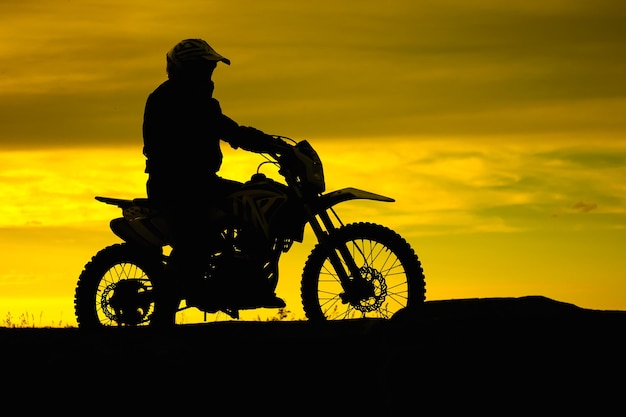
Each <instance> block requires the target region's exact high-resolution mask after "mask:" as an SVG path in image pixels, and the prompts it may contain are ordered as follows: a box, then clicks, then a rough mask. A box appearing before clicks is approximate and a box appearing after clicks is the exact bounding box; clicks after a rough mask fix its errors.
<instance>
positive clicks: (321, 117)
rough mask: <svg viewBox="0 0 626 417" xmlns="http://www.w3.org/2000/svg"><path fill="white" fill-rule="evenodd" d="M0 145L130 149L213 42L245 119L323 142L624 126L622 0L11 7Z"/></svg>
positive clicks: (1, 24)
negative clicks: (181, 51)
mask: <svg viewBox="0 0 626 417" xmlns="http://www.w3.org/2000/svg"><path fill="white" fill-rule="evenodd" d="M0 11H1V12H2V13H0V15H1V17H0V35H1V36H2V37H3V39H6V40H9V41H7V42H4V43H3V45H2V46H0V56H1V57H2V64H1V65H0V73H1V74H2V77H1V78H0V125H2V126H3V129H4V130H3V131H0V146H3V147H8V146H10V147H17V148H25V147H29V146H47V147H50V146H61V147H62V146H67V145H81V146H82V145H84V144H89V143H92V144H94V145H96V146H97V145H98V144H109V145H113V144H123V143H125V142H126V141H128V140H134V139H135V138H136V137H137V135H138V133H139V125H140V122H141V116H142V107H143V103H144V100H145V97H146V96H147V94H148V93H149V92H150V91H151V90H152V89H153V88H154V87H156V85H157V84H158V83H159V82H160V81H162V80H163V79H164V76H165V74H164V68H163V66H164V65H163V64H164V63H163V60H164V58H163V56H164V53H165V51H166V50H167V49H169V47H171V46H172V45H173V44H174V43H175V42H176V41H177V40H180V39H181V38H183V37H189V36H199V37H205V38H207V39H209V40H210V43H211V44H213V45H214V46H215V47H216V49H218V50H219V51H220V52H221V53H223V54H224V55H226V56H228V57H229V58H230V59H231V60H232V61H233V65H232V66H231V67H223V68H220V70H219V71H218V72H216V75H215V77H216V81H217V88H216V95H217V96H218V98H219V99H220V101H221V102H222V105H223V108H224V109H225V111H226V112H227V113H228V114H229V115H231V116H232V117H233V118H234V119H235V120H240V121H241V123H243V124H248V125H255V126H259V127H260V128H263V129H265V130H269V131H272V132H286V133H287V134H295V135H299V136H309V137H316V138H320V139H322V138H331V137H337V136H339V137H342V138H344V139H357V138H360V137H363V136H364V135H367V136H370V137H371V136H378V137H383V136H410V135H413V136H417V135H420V136H431V137H441V138H444V137H448V136H454V135H457V136H458V135H482V136H487V135H489V136H492V137H498V136H502V135H505V134H511V135H512V134H519V133H524V134H527V135H529V136H530V135H533V134H536V133H545V132H572V131H581V130H584V131H586V132H592V133H596V134H597V133H598V132H604V133H606V132H611V133H615V132H624V130H625V126H624V121H623V118H622V117H619V116H620V115H621V114H623V111H624V108H625V107H626V105H625V102H624V97H625V96H626V82H624V80H623V76H622V75H623V73H624V70H626V58H625V57H624V54H622V53H621V51H623V50H624V49H625V47H626V45H625V42H626V34H625V33H624V31H623V29H622V28H623V25H622V22H623V20H624V17H626V11H625V7H624V6H623V5H622V2H618V1H608V0H607V1H598V2H592V3H588V2H584V1H573V2H562V1H548V2H541V3H540V4H537V3H532V4H531V3H528V2H522V1H513V2H505V3H503V2H496V1H479V2H471V3H467V2H460V1H439V2H434V1H427V0H421V1H409V0H391V1H390V2H386V3H385V4H384V5H381V4H380V2H374V1H363V2H359V4H358V7H355V6H354V4H353V3H351V2H348V3H338V2H336V1H328V0H323V1H318V2H315V3H308V2H286V1H280V0H272V1H267V2H253V1H234V2H228V3H214V2H213V3H206V2H203V1H199V0H183V1H180V2H164V1H150V2H148V1H131V2H128V1H124V2H122V1H107V2H103V1H84V2H64V3H59V2H56V1H47V0H39V1H32V2H17V1H6V2H3V3H2V6H0Z"/></svg>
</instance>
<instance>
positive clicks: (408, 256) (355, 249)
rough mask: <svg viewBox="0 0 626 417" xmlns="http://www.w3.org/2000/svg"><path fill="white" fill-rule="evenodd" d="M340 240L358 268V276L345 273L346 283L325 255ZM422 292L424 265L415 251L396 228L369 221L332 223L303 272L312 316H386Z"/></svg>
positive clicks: (307, 312) (304, 299)
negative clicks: (333, 228)
mask: <svg viewBox="0 0 626 417" xmlns="http://www.w3.org/2000/svg"><path fill="white" fill-rule="evenodd" d="M342 246H344V247H345V248H347V249H348V252H349V253H350V254H351V256H352V258H353V259H354V262H355V263H356V265H357V268H358V269H359V276H356V277H355V276H350V285H349V287H350V288H349V289H346V288H344V287H343V285H342V284H341V282H340V281H339V275H338V274H337V271H336V270H335V268H334V267H333V265H332V263H331V261H330V257H331V256H334V254H336V253H338V252H339V251H338V248H340V247H342ZM342 263H343V268H344V269H345V261H342ZM425 294H426V283H425V278H424V271H423V269H422V266H421V262H420V261H419V259H418V257H417V255H416V254H415V251H414V250H413V249H412V248H411V246H410V245H409V244H408V242H407V241H406V240H405V239H404V238H402V237H401V236H400V235H399V234H397V233H396V232H394V231H393V230H391V229H389V228H387V227H384V226H381V225H378V224H373V223H353V224H349V225H346V226H343V227H341V228H339V229H337V230H336V231H335V232H333V233H332V234H331V235H330V236H329V237H328V239H327V240H326V241H324V242H322V243H319V244H318V245H317V246H315V248H314V249H313V251H312V252H311V254H310V255H309V258H308V259H307V261H306V264H305V265H304V271H303V274H302V285H301V296H302V305H303V308H304V313H305V315H306V317H307V318H308V319H309V320H311V321H323V320H346V319H358V318H382V319H389V318H391V316H393V315H394V314H395V313H397V312H398V311H399V310H401V309H404V308H408V307H416V306H419V305H420V304H422V303H423V302H424V300H425Z"/></svg>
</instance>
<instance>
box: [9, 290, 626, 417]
mask: <svg viewBox="0 0 626 417" xmlns="http://www.w3.org/2000/svg"><path fill="white" fill-rule="evenodd" d="M624 330H626V312H622V311H599V310H589V309H583V308H579V307H577V306H575V305H572V304H567V303H563V302H559V301H554V300H551V299H548V298H545V297H535V296H531V297H521V298H484V299H461V300H442V301H428V302H426V303H425V305H424V306H423V308H422V309H420V310H419V311H412V312H402V313H400V314H398V315H396V316H395V317H394V318H393V319H392V320H388V321H381V320H355V321H344V322H329V323H320V324H316V323H310V322H306V321H291V322H285V321H267V322H261V321H257V322H244V321H236V322H220V323H207V324H201V325H185V326H178V327H176V328H174V329H172V330H170V331H167V332H156V331H154V330H153V329H149V328H138V329H105V330H104V331H101V332H97V333H85V332H83V331H81V330H79V329H76V328H44V329H41V328H15V329H12V328H11V329H9V328H2V329H0V337H1V339H0V340H1V343H0V349H1V351H2V354H3V356H2V357H3V358H4V362H5V363H4V366H3V380H4V381H5V386H6V387H7V388H6V389H3V397H4V398H5V401H8V400H9V399H11V401H17V402H19V403H20V404H21V407H22V408H21V410H22V412H23V413H26V414H30V413H29V412H36V411H43V410H44V409H45V411H46V412H52V411H54V409H55V408H58V411H60V412H64V413H67V412H79V411H80V412H81V413H82V414H85V413H86V414H87V415H93V414H95V415H100V414H114V415H132V414H139V413H140V414H142V415H145V414H151V413H153V412H154V413H157V412H158V413H159V415H160V414H161V413H162V412H163V411H164V410H170V411H171V412H172V413H173V412H177V413H184V412H185V410H193V412H201V413H202V414H216V413H217V412H218V411H219V413H220V414H222V413H224V410H226V411H227V414H237V415H240V414H242V413H249V412H253V413H254V414H257V413H258V414H265V413H272V414H281V415H282V414H286V415H300V414H307V415H309V414H311V413H313V412H315V413H324V414H325V415H328V414H330V415H337V414H346V415H348V414H350V415H357V414H359V415H370V414H379V415H383V416H387V415H389V416H392V415H397V414H399V413H405V412H407V410H408V412H409V414H418V413H420V412H425V413H426V414H449V413H450V412H452V411H455V412H456V411H460V410H463V411H464V412H467V411H469V412H480V413H481V414H483V413H484V412H490V413H496V412H497V413H498V414H503V415H509V414H518V413H521V412H522V411H533V414H535V413H536V411H537V408H538V407H540V410H541V412H539V413H538V414H542V415H543V414H556V415H562V414H564V413H565V412H568V411H574V412H581V411H583V409H587V408H586V407H593V410H594V415H598V414H603V413H602V412H601V410H602V409H604V408H605V407H608V408H607V409H611V408H614V407H616V406H619V407H623V404H622V403H623V400H622V398H623V396H624V392H626V390H625V389H624V388H626V382H625V380H626V377H625V374H624V371H625V370H626V367H625V364H626V360H625V359H624V354H625V353H626V349H625V347H626V341H625V338H624ZM38 399H39V400H38ZM77 404H82V405H80V406H79V405H77ZM427 410H431V411H430V412H427ZM513 412H514V413H513ZM168 413H169V412H168Z"/></svg>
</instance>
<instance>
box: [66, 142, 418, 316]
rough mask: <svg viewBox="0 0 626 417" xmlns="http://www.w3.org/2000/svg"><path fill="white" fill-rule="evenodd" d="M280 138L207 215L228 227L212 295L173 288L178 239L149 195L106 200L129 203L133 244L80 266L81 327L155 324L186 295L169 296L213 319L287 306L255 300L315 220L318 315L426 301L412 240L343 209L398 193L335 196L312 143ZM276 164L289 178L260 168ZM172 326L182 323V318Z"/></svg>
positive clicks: (384, 311) (121, 227)
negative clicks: (171, 259) (349, 217)
mask: <svg viewBox="0 0 626 417" xmlns="http://www.w3.org/2000/svg"><path fill="white" fill-rule="evenodd" d="M274 139H275V149H274V150H272V151H270V152H267V153H263V154H262V155H263V156H264V158H265V160H264V161H263V162H262V163H261V164H259V166H258V167H257V170H256V172H255V173H254V174H253V175H252V176H251V178H250V180H249V181H247V182H245V183H244V184H243V186H242V187H241V189H240V190H238V191H236V192H234V193H232V194H230V195H228V196H227V197H226V198H225V199H224V200H223V201H222V202H221V203H220V205H219V206H218V207H216V208H215V210H214V211H212V212H211V213H199V215H204V216H211V217H210V219H211V221H212V222H214V223H213V224H216V225H218V229H217V230H221V232H220V233H218V234H217V235H216V236H215V237H214V242H213V243H214V244H212V245H211V249H210V250H208V252H207V253H206V258H205V259H204V260H203V261H204V264H205V265H206V268H205V273H204V276H203V278H202V280H203V284H204V285H203V286H202V288H203V291H196V290H194V291H191V292H190V293H189V295H187V296H182V298H181V296H180V295H178V296H173V295H171V294H172V293H171V292H168V291H169V288H171V281H172V278H168V275H167V273H166V266H167V261H168V256H169V253H168V250H167V248H170V238H169V231H168V226H167V222H166V221H165V220H164V218H163V216H162V214H160V213H159V211H158V209H157V208H156V207H154V206H153V205H152V204H151V201H150V200H149V199H147V198H134V199H119V198H111V197H102V196H96V197H95V199H96V200H97V201H100V202H102V203H105V204H110V205H114V206H117V207H119V208H120V209H121V210H122V216H121V217H118V218H115V219H113V220H111V222H110V228H111V230H112V231H113V233H114V234H115V235H117V236H118V237H119V238H121V239H122V241H123V242H122V243H115V244H112V245H110V246H107V247H105V248H104V249H101V250H100V251H99V252H97V253H96V254H95V255H94V256H93V257H92V258H91V259H90V260H89V261H88V263H87V264H85V266H84V268H83V270H82V272H81V273H80V276H79V278H78V282H77V285H76V289H75V296H74V310H75V315H76V320H77V323H78V326H79V328H99V327H104V326H146V325H150V324H151V322H153V321H155V320H153V319H154V318H155V317H156V315H155V313H156V312H159V311H160V309H162V308H164V307H162V304H164V303H165V302H166V301H164V300H166V299H167V297H170V298H171V297H176V299H175V300H171V299H170V300H168V301H167V302H169V303H170V304H171V303H172V302H173V303H174V305H175V311H176V312H181V311H183V310H186V309H189V308H196V309H198V310H200V311H201V312H204V314H205V320H206V314H213V313H226V315H228V316H229V317H230V318H232V319H239V314H240V311H242V310H251V309H257V308H279V309H280V308H283V307H284V305H280V304H279V305H264V304H263V303H259V302H257V301H255V291H258V285H256V284H255V283H258V282H259V281H262V282H263V283H264V285H265V286H266V287H269V288H270V289H275V288H276V286H277V284H278V276H279V274H278V272H279V268H278V266H279V260H280V257H281V255H282V254H283V253H286V252H288V251H289V250H290V249H291V248H292V245H293V243H294V242H299V243H302V242H303V240H304V231H305V227H306V225H307V224H308V225H309V226H310V228H311V229H312V231H313V234H314V236H315V238H316V239H317V242H316V244H315V245H314V247H313V249H312V251H311V252H310V254H309V256H308V258H307V259H306V261H305V264H304V267H303V271H302V275H301V281H300V296H301V301H302V307H303V310H304V313H305V316H306V319H307V320H308V321H325V320H347V319H358V318H380V319H390V318H391V317H392V316H393V315H394V314H396V313H397V312H399V311H400V310H403V309H407V308H410V307H419V306H420V305H422V304H423V303H424V301H425V294H426V283H425V277H424V272H423V269H422V265H421V262H420V260H419V258H418V256H417V255H416V253H415V251H414V250H413V248H412V247H411V246H410V244H409V243H408V242H407V241H406V240H405V239H404V238H403V237H401V236H400V235H399V234H398V233H397V232H395V231H393V230H391V229H390V228H388V227H386V226H383V225H380V224H376V223H372V222H366V221H359V222H354V223H348V224H344V223H343V222H342V221H341V219H340V218H339V216H338V214H337V212H336V211H335V206H336V205H337V204H339V203H342V202H346V201H350V200H357V199H364V200H372V201H379V202H394V201H395V200H394V199H393V198H390V197H386V196H383V195H380V194H376V193H373V192H369V191H364V190H361V189H357V188H352V187H349V188H343V189H338V190H335V191H331V192H326V185H325V179H324V170H323V166H322V161H321V160H320V157H319V155H318V153H317V152H316V151H315V150H314V149H313V147H312V146H311V144H310V143H309V142H308V141H307V140H301V141H296V140H293V139H290V138H287V137H284V136H274ZM268 163H269V164H273V165H274V166H276V167H277V168H278V173H279V174H280V176H282V180H281V181H276V180H274V179H272V178H270V177H268V176H267V175H265V174H263V173H261V172H260V170H261V167H262V166H263V165H265V164H268ZM182 281H183V282H184V280H182ZM167 321H169V322H171V323H170V324H175V323H176V316H175V314H174V315H172V316H171V319H170V318H168V319H167Z"/></svg>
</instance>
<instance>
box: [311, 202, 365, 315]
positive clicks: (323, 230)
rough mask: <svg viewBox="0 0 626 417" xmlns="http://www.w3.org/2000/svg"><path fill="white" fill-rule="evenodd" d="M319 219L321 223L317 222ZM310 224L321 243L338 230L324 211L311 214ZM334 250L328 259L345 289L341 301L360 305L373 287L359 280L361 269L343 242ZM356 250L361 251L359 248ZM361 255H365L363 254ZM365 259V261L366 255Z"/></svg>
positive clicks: (334, 246) (338, 243)
mask: <svg viewBox="0 0 626 417" xmlns="http://www.w3.org/2000/svg"><path fill="white" fill-rule="evenodd" d="M331 211H332V209H331ZM333 214H334V212H333ZM318 218H319V220H320V221H321V223H320V222H319V221H318V220H317V219H318ZM335 218H336V219H337V221H339V223H340V225H341V226H343V224H341V221H340V220H339V217H338V216H337V215H336V214H335ZM309 223H310V225H311V228H312V229H313V232H314V233H315V235H316V236H317V239H318V241H319V242H320V243H322V242H324V241H325V240H327V239H328V238H329V236H330V235H332V233H333V232H334V231H335V230H337V226H336V225H335V224H334V223H333V221H332V219H331V217H330V215H329V214H328V212H327V211H322V212H320V213H317V214H316V215H315V214H311V220H310V222H309ZM332 249H333V250H332V251H330V252H329V254H328V259H329V261H330V263H331V265H332V266H333V268H334V269H335V272H336V273H337V276H338V277H339V281H340V282H341V286H342V287H343V289H344V293H343V294H341V300H342V301H343V303H352V304H358V302H359V301H360V300H362V299H364V298H367V297H368V296H369V295H371V294H370V292H371V291H372V288H371V285H370V283H368V282H367V281H365V280H361V279H358V278H360V277H361V269H360V268H359V266H358V265H357V264H356V262H355V261H354V256H353V255H352V254H351V253H350V251H349V250H348V248H347V246H346V245H345V244H344V243H343V242H336V244H335V245H333V248H332ZM355 249H357V250H360V249H359V248H355ZM361 255H363V254H362V253H361ZM363 258H364V259H365V256H364V255H363Z"/></svg>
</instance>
